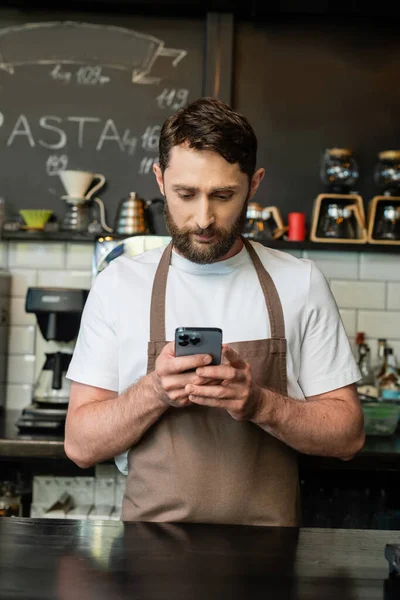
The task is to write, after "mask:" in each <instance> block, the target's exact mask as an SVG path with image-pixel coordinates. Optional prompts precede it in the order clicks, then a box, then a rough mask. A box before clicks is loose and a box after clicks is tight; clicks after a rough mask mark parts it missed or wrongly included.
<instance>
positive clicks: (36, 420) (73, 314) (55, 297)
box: [17, 288, 89, 433]
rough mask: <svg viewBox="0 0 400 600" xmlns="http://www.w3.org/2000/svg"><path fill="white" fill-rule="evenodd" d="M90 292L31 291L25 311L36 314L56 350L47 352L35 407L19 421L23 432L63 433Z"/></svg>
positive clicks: (42, 332)
mask: <svg viewBox="0 0 400 600" xmlns="http://www.w3.org/2000/svg"><path fill="white" fill-rule="evenodd" d="M88 293H89V292H88V290H82V289H66V288H28V292H27V296H26V303H25V310H26V312H27V313H34V314H35V315H36V320H37V323H38V325H39V329H40V332H41V334H42V336H43V337H44V339H45V340H46V341H47V342H49V344H48V345H49V346H50V345H51V346H52V350H54V351H52V352H48V353H47V352H46V360H45V363H44V365H43V368H42V370H41V372H40V374H39V377H38V379H37V381H36V384H35V386H34V393H33V399H32V404H30V405H29V406H27V407H26V408H24V409H23V411H22V415H21V417H20V419H19V420H18V422H17V427H18V428H19V430H20V431H24V430H28V431H35V430H46V431H50V430H51V431H54V432H57V433H58V432H60V433H62V432H63V430H64V425H65V417H66V415H67V407H68V401H69V395H70V381H69V380H68V379H67V378H66V373H67V370H68V367H69V363H70V362H71V358H72V352H73V348H72V347H71V342H73V341H74V340H75V339H76V337H77V335H78V332H79V326H80V322H81V316H82V311H83V308H84V305H85V302H86V298H87V296H88ZM50 342H51V344H50Z"/></svg>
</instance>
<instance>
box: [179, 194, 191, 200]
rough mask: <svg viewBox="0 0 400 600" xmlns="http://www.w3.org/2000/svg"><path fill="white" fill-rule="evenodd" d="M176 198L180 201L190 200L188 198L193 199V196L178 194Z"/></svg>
mask: <svg viewBox="0 0 400 600" xmlns="http://www.w3.org/2000/svg"><path fill="white" fill-rule="evenodd" d="M178 196H179V198H181V199H182V200H190V198H193V194H178Z"/></svg>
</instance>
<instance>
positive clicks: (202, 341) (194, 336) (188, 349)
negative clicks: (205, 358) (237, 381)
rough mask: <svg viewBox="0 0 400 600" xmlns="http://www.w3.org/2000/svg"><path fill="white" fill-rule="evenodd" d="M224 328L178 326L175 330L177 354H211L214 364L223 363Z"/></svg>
mask: <svg viewBox="0 0 400 600" xmlns="http://www.w3.org/2000/svg"><path fill="white" fill-rule="evenodd" d="M221 353H222V329H218V327H178V328H177V329H176V330H175V356H191V355H193V354H210V356H211V357H212V362H211V363H210V364H212V365H220V364H221Z"/></svg>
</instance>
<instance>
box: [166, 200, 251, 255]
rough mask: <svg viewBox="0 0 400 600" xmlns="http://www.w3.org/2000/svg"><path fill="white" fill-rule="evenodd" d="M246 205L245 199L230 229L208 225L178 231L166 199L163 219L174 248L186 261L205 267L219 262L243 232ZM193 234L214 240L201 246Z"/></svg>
mask: <svg viewBox="0 0 400 600" xmlns="http://www.w3.org/2000/svg"><path fill="white" fill-rule="evenodd" d="M247 204H248V199H247V198H246V201H245V203H244V205H243V208H242V211H241V213H240V215H239V216H238V218H237V219H236V221H235V222H234V224H233V225H232V227H231V228H230V229H226V228H222V227H214V225H209V226H208V227H206V228H205V229H200V228H197V229H189V228H188V227H184V228H182V229H180V228H179V227H178V226H177V224H176V223H175V221H174V219H173V217H172V215H171V213H170V210H169V208H168V202H167V199H166V200H165V203H164V218H165V222H166V224H167V227H168V231H169V233H170V235H171V238H172V242H173V245H174V247H175V248H176V250H177V251H178V252H179V254H181V255H182V256H184V257H185V258H186V259H187V260H190V261H191V262H194V263H197V264H200V265H207V264H210V263H213V262H216V261H218V260H221V258H223V257H224V256H225V255H226V254H228V252H229V250H230V249H231V248H232V246H233V244H234V243H235V242H236V240H237V238H238V237H239V236H240V235H241V233H242V232H243V229H244V225H245V221H246V213H247ZM193 234H197V235H204V236H207V237H211V236H212V237H213V238H214V239H213V241H212V242H209V243H203V244H202V243H201V242H196V241H195V240H194V239H193Z"/></svg>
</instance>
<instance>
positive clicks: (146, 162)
mask: <svg viewBox="0 0 400 600" xmlns="http://www.w3.org/2000/svg"><path fill="white" fill-rule="evenodd" d="M157 160H158V158H154V157H151V156H145V157H144V158H142V160H141V161H140V166H139V175H148V174H149V173H151V170H152V168H153V165H154V163H156V162H157Z"/></svg>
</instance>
